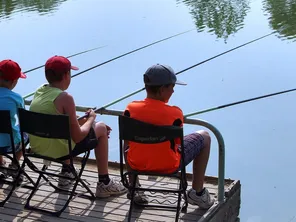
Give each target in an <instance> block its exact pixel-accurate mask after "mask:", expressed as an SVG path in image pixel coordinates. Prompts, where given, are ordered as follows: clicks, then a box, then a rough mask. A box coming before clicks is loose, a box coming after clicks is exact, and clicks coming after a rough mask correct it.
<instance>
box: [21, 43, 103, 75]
mask: <svg viewBox="0 0 296 222" xmlns="http://www.w3.org/2000/svg"><path fill="white" fill-rule="evenodd" d="M104 47H106V45H104V46H100V47H96V48H93V49H88V50H85V51H83V52H79V53H76V54H73V55H70V56H67V57H66V58H71V57H74V56H78V55H81V54H84V53H87V52H91V51H94V50H97V49H101V48H104ZM42 67H44V65H42V66H38V67H36V68H33V69H29V70H27V71H25V72H24V73H29V72H32V71H34V70H37V69H40V68H42Z"/></svg>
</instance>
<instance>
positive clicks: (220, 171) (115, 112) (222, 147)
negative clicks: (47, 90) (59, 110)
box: [25, 100, 225, 202]
mask: <svg viewBox="0 0 296 222" xmlns="http://www.w3.org/2000/svg"><path fill="white" fill-rule="evenodd" d="M25 104H26V105H30V104H31V101H29V100H25ZM88 109H93V107H84V106H76V111H78V112H85V111H86V110H88ZM96 113H97V114H100V115H110V116H119V115H122V114H123V112H122V111H118V110H109V109H98V110H96ZM184 123H186V124H191V125H200V126H203V127H206V128H208V129H209V130H211V131H212V132H213V134H214V135H215V137H216V139H217V141H218V147H219V159H218V162H219V163H218V202H223V201H224V179H225V144H224V139H223V137H222V135H221V133H220V132H219V130H218V129H217V128H216V127H215V126H213V125H212V124H210V123H208V122H206V121H204V120H199V119H189V118H185V119H184Z"/></svg>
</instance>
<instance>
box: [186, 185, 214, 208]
mask: <svg viewBox="0 0 296 222" xmlns="http://www.w3.org/2000/svg"><path fill="white" fill-rule="evenodd" d="M187 199H188V203H190V204H192V205H198V206H199V207H200V208H201V209H209V208H210V207H211V206H212V205H213V204H214V200H213V199H211V196H210V193H209V191H208V190H207V188H205V190H204V193H203V195H201V196H197V195H196V191H195V190H194V189H192V188H191V189H190V190H188V192H187Z"/></svg>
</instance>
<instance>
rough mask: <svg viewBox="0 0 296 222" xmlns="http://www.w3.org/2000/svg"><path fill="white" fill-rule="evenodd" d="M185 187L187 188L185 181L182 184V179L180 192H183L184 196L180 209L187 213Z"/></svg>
mask: <svg viewBox="0 0 296 222" xmlns="http://www.w3.org/2000/svg"><path fill="white" fill-rule="evenodd" d="M186 188H187V183H185V184H184V182H183V181H182V193H183V196H184V205H183V206H182V209H181V212H182V213H187V208H188V200H187V194H186Z"/></svg>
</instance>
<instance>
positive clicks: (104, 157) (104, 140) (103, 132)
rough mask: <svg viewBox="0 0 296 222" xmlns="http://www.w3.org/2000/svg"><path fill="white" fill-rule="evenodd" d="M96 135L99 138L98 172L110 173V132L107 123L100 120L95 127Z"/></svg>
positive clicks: (96, 149) (102, 173) (97, 148)
mask: <svg viewBox="0 0 296 222" xmlns="http://www.w3.org/2000/svg"><path fill="white" fill-rule="evenodd" d="M94 130H95V133H96V136H97V138H98V140H99V142H98V145H97V146H96V148H95V156H96V162H97V168H98V173H99V174H100V175H105V174H108V134H107V128H106V125H105V124H104V123H102V122H98V123H96V124H95V127H94Z"/></svg>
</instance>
